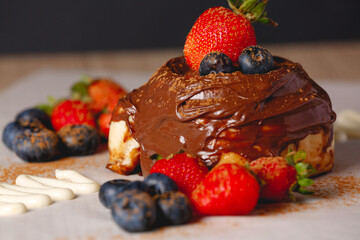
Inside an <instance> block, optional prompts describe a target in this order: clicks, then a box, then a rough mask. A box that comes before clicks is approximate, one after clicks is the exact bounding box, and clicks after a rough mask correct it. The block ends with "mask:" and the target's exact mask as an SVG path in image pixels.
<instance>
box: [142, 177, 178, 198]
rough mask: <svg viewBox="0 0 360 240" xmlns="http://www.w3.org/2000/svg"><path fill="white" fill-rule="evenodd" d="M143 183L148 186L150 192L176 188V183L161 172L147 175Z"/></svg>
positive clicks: (154, 192) (155, 192) (167, 190)
mask: <svg viewBox="0 0 360 240" xmlns="http://www.w3.org/2000/svg"><path fill="white" fill-rule="evenodd" d="M144 183H145V184H146V185H147V186H148V188H149V191H150V193H153V194H163V193H166V192H170V191H176V190H177V189H178V187H177V185H176V183H175V182H174V181H173V180H172V179H171V178H169V177H168V176H166V175H164V174H162V173H153V174H150V175H149V176H147V177H146V178H145V180H144Z"/></svg>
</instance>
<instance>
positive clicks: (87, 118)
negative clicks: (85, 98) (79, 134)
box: [51, 100, 96, 131]
mask: <svg viewBox="0 0 360 240" xmlns="http://www.w3.org/2000/svg"><path fill="white" fill-rule="evenodd" d="M51 123H52V125H53V127H54V129H55V131H58V130H60V129H61V128H62V127H63V126H65V125H68V124H88V125H91V126H93V127H96V124H95V118H94V115H93V114H92V113H91V111H90V110H89V108H88V107H87V105H86V104H85V103H83V102H81V101H79V100H65V101H62V102H60V103H59V104H57V105H56V106H55V107H54V109H53V110H52V113H51Z"/></svg>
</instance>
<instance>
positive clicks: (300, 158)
mask: <svg viewBox="0 0 360 240" xmlns="http://www.w3.org/2000/svg"><path fill="white" fill-rule="evenodd" d="M285 159H286V161H287V162H288V164H289V165H291V166H293V167H294V168H295V170H296V173H297V174H296V179H297V181H296V182H295V183H294V184H293V185H292V186H291V187H290V191H289V195H290V198H291V199H294V195H293V193H294V192H298V193H301V194H304V195H311V194H313V193H314V192H312V191H309V190H307V189H306V188H305V187H308V186H310V185H312V184H313V183H314V181H313V180H312V179H310V178H309V177H310V176H311V175H313V174H314V173H315V172H316V170H315V169H314V167H313V166H312V165H311V164H309V163H305V162H304V160H305V159H306V152H305V151H304V150H302V151H297V152H295V151H293V150H292V149H290V150H289V152H288V154H287V155H286V158H285Z"/></svg>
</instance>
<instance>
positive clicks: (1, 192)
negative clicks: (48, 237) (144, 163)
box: [0, 169, 100, 216]
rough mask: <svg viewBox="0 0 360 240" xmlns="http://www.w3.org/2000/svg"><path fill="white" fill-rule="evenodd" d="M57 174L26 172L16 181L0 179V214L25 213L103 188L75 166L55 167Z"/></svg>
mask: <svg viewBox="0 0 360 240" xmlns="http://www.w3.org/2000/svg"><path fill="white" fill-rule="evenodd" d="M55 176H56V179H54V178H44V177H38V176H33V175H26V174H22V175H19V176H18V177H17V178H16V185H12V184H7V183H0V216H9V215H16V214H21V213H25V212H27V211H28V209H36V208H41V207H45V206H48V205H50V204H52V203H53V201H62V200H70V199H73V198H74V197H75V194H88V193H95V192H97V191H99V189H100V185H99V184H98V183H97V182H95V181H93V180H91V179H89V178H87V177H85V176H83V175H81V174H80V173H78V172H76V171H74V170H60V169H56V170H55Z"/></svg>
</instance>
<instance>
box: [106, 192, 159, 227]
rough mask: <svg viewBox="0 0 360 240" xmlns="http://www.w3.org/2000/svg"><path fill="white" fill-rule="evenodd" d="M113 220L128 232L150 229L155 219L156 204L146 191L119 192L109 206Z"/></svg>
mask: <svg viewBox="0 0 360 240" xmlns="http://www.w3.org/2000/svg"><path fill="white" fill-rule="evenodd" d="M111 215H112V217H113V219H114V221H115V222H116V223H117V224H118V225H119V226H120V227H121V228H123V229H124V230H126V231H129V232H142V231H146V230H149V229H151V227H152V226H153V224H154V222H155V220H156V205H155V202H154V199H153V198H152V197H151V195H150V194H149V193H147V192H139V191H138V190H127V191H124V192H122V193H119V194H118V196H117V198H116V200H115V201H114V203H113V205H112V207H111Z"/></svg>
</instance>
